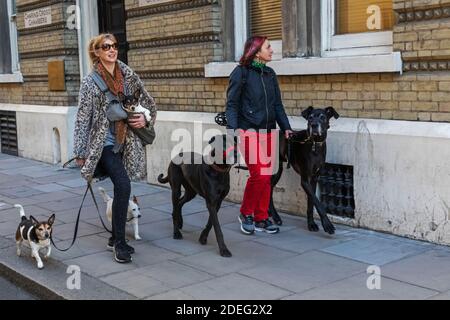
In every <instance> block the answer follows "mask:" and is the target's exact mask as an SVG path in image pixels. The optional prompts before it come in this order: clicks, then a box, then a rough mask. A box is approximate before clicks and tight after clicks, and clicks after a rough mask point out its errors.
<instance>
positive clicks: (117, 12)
mask: <svg viewBox="0 0 450 320" xmlns="http://www.w3.org/2000/svg"><path fill="white" fill-rule="evenodd" d="M97 1H98V21H99V31H100V33H112V34H114V35H115V36H116V38H117V41H118V42H119V60H120V61H122V62H124V63H126V64H128V42H127V32H126V12H125V1H124V0H97Z"/></svg>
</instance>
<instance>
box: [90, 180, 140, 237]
mask: <svg viewBox="0 0 450 320" xmlns="http://www.w3.org/2000/svg"><path fill="white" fill-rule="evenodd" d="M98 190H99V191H100V193H101V195H102V197H103V200H104V201H105V203H106V217H107V218H108V220H109V222H111V221H112V204H113V201H114V199H113V198H111V197H110V196H109V195H108V194H107V193H106V191H105V189H103V188H98ZM141 217H142V215H141V208H139V203H138V199H137V198H136V196H133V199H132V200H130V201H129V203H128V213H127V224H131V225H132V226H133V230H134V239H135V240H142V238H141V237H140V236H139V218H141Z"/></svg>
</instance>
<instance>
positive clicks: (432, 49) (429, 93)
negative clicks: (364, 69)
mask: <svg viewBox="0 0 450 320" xmlns="http://www.w3.org/2000/svg"><path fill="white" fill-rule="evenodd" d="M127 4H128V9H129V10H130V9H134V10H136V7H137V2H136V1H131V0H130V1H127ZM447 6H449V7H450V0H440V1H438V0H433V1H432V0H430V1H426V0H421V1H394V9H395V12H396V16H397V19H398V23H397V25H396V26H395V29H394V50H395V51H401V52H402V56H403V59H404V61H405V70H404V71H405V72H404V73H403V75H400V74H392V73H382V74H343V75H328V76H323V75H320V76H281V77H280V84H281V89H282V91H283V99H284V104H285V106H286V109H287V111H288V113H289V114H291V115H299V114H300V112H301V110H303V109H304V108H306V107H308V106H310V105H314V106H321V105H331V106H334V107H335V108H336V109H337V110H338V111H339V112H340V113H341V115H343V116H346V117H364V118H375V119H395V120H419V121H443V122H450V71H449V70H450V69H449V67H450V65H449V61H450V59H449V58H450V40H449V39H450V18H447V17H445V13H444V8H446V7H447ZM219 8H220V2H217V3H212V4H208V5H205V6H204V7H202V8H201V9H198V8H197V9H196V10H189V9H184V10H175V11H169V12H165V13H157V14H154V15H152V14H150V15H146V16H143V17H139V18H135V19H131V20H129V21H128V24H127V27H128V32H129V33H131V34H132V36H131V37H132V39H133V41H134V42H135V43H140V42H145V41H147V42H151V41H152V40H156V39H160V38H165V37H166V38H171V37H180V38H182V37H183V36H184V37H186V38H188V39H189V38H190V37H191V38H192V35H195V34H199V33H213V34H214V33H218V34H219V36H218V39H221V34H220V31H221V30H220V10H219ZM430 9H432V10H433V16H432V17H431V18H427V20H424V18H423V19H421V17H422V13H416V12H417V11H419V10H421V11H420V12H423V17H425V16H427V17H428V15H429V12H427V13H426V11H427V10H430ZM438 9H440V10H441V14H439V11H437V13H436V12H435V10H438ZM411 12H413V17H414V18H412V17H411ZM403 16H406V20H405V21H402V20H401V19H403ZM202 19H209V20H207V21H204V23H203V24H201V23H200V22H201V21H203V20H202ZM211 20H212V21H214V23H211ZM216 23H217V25H216ZM201 26H203V27H201ZM130 30H131V31H130ZM216 39H217V38H216ZM163 43H164V42H163ZM167 43H170V41H167ZM221 49H222V48H221V45H220V43H217V42H215V41H213V40H212V39H210V40H209V41H206V42H202V43H201V44H200V43H187V44H183V45H164V44H163V45H161V46H158V47H155V48H145V49H132V50H131V52H130V64H131V65H132V67H133V68H135V69H136V70H137V71H138V72H139V71H145V74H146V75H147V77H144V78H146V79H145V82H146V85H147V87H148V89H149V90H150V92H151V93H152V94H153V95H154V96H155V98H156V100H157V102H158V105H159V108H160V109H161V110H183V111H205V112H218V111H222V110H223V109H224V105H225V92H226V89H227V82H228V80H227V79H225V78H223V79H204V78H202V76H198V77H191V78H183V77H182V76H178V77H176V79H168V78H159V77H158V76H156V75H153V78H152V76H151V75H150V73H151V72H152V71H161V70H168V71H173V70H187V69H196V70H197V69H198V70H200V69H202V68H203V64H204V63H207V62H211V61H220V58H221V56H222V53H221V52H220V51H221ZM143 57H144V58H143ZM444 64H445V68H444ZM425 66H426V68H425ZM163 76H164V75H163ZM166 76H167V75H166Z"/></svg>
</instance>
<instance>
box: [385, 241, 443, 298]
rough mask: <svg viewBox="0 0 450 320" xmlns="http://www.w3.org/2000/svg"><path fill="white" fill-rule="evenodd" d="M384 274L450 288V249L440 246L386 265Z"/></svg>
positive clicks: (438, 287)
mask: <svg viewBox="0 0 450 320" xmlns="http://www.w3.org/2000/svg"><path fill="white" fill-rule="evenodd" d="M381 271H382V275H384V276H386V277H389V278H391V279H396V280H399V281H403V282H406V283H410V284H414V285H417V286H421V287H424V288H429V289H433V290H437V291H440V292H445V291H448V290H450V249H449V248H445V247H442V248H438V249H434V250H430V251H427V252H424V253H422V254H419V255H415V256H412V257H409V258H406V259H403V260H400V261H396V262H393V263H390V264H388V265H386V266H384V267H383V268H382V269H381Z"/></svg>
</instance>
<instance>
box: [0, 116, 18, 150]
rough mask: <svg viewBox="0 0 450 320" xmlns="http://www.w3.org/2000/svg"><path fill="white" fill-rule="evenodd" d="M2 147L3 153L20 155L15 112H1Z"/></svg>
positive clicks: (0, 139) (0, 141) (0, 135)
mask: <svg viewBox="0 0 450 320" xmlns="http://www.w3.org/2000/svg"><path fill="white" fill-rule="evenodd" d="M0 145H1V149H0V150H1V152H2V153H5V154H9V155H13V156H17V155H18V147H17V126H16V113H15V112H13V111H0Z"/></svg>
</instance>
